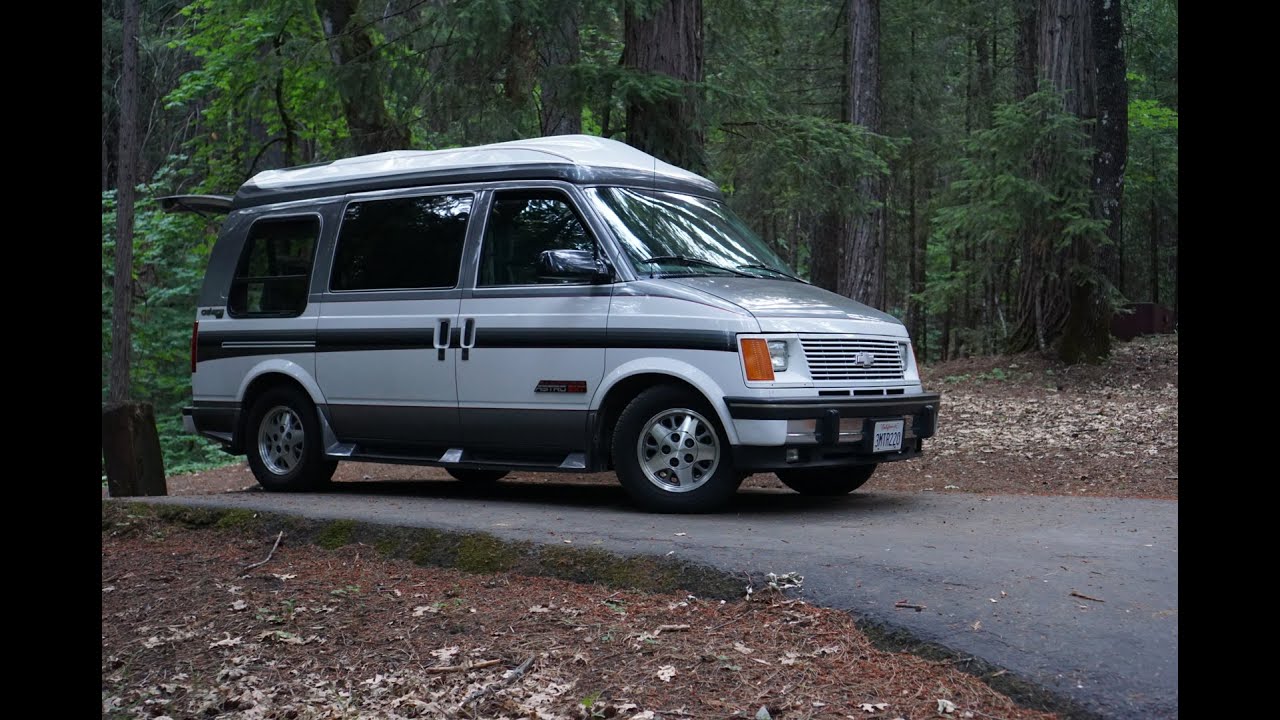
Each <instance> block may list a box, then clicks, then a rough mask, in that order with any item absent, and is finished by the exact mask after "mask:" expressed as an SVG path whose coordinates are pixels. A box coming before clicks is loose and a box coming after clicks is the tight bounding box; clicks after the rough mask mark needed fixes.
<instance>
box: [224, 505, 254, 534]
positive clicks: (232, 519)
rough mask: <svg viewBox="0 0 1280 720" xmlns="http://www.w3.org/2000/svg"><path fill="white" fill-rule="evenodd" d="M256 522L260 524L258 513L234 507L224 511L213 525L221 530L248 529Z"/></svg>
mask: <svg viewBox="0 0 1280 720" xmlns="http://www.w3.org/2000/svg"><path fill="white" fill-rule="evenodd" d="M258 524H260V523H259V522H258V513H256V512H254V511H252V510H241V509H236V510H226V511H224V512H223V513H222V517H220V518H218V522H217V523H215V525H214V527H217V528H219V529H221V530H248V529H250V528H252V527H255V526H256V525H258Z"/></svg>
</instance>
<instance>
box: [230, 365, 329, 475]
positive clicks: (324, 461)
mask: <svg viewBox="0 0 1280 720" xmlns="http://www.w3.org/2000/svg"><path fill="white" fill-rule="evenodd" d="M247 430H248V433H249V437H248V441H249V442H248V443H247V444H248V445H249V448H248V453H247V454H248V459H249V468H250V469H251V470H253V475H254V477H256V478H257V479H258V484H260V485H262V488H263V489H264V490H270V491H280V490H286V491H287V490H317V489H319V488H321V487H323V486H324V485H326V484H327V483H328V482H329V480H330V478H332V477H333V473H334V472H335V471H336V470H337V468H338V463H337V461H335V460H330V459H328V458H326V457H325V456H324V450H323V448H322V447H321V442H320V421H319V420H318V419H317V417H316V406H315V405H314V404H313V403H312V402H311V398H309V397H307V395H306V394H305V393H303V392H302V391H301V390H299V389H297V388H294V387H289V386H281V387H277V388H273V389H271V390H268V391H266V392H265V393H263V394H262V396H261V397H259V398H258V400H257V401H256V402H255V403H254V404H253V407H252V409H251V410H250V411H249V423H248V426H247Z"/></svg>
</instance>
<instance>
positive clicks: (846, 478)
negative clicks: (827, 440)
mask: <svg viewBox="0 0 1280 720" xmlns="http://www.w3.org/2000/svg"><path fill="white" fill-rule="evenodd" d="M875 471H876V466H875V464H874V463H873V464H870V465H854V466H852V467H849V466H846V467H833V468H810V469H806V470H779V471H778V472H777V475H778V479H779V480H781V481H782V484H783V485H786V486H787V487H789V488H791V489H792V490H795V491H796V492H798V493H800V494H801V495H815V496H827V497H829V496H833V495H847V494H849V493H851V492H853V491H854V490H857V489H858V488H860V487H862V486H863V485H865V484H866V483H867V481H868V480H870V479H871V474H872V473H874V472H875Z"/></svg>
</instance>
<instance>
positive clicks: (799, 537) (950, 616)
mask: <svg viewBox="0 0 1280 720" xmlns="http://www.w3.org/2000/svg"><path fill="white" fill-rule="evenodd" d="M156 500H158V501H161V502H181V503H188V504H193V505H216V506H226V507H244V508H251V509H257V510H264V511H274V512H285V513H298V514H303V515H307V516H310V517H315V518H327V519H356V520H361V521H366V522H374V523H385V524H394V525H404V526H415V527H434V528H441V529H447V530H461V531H476V530H480V531H487V532H490V533H493V534H495V535H498V536H501V537H505V538H509V539H518V540H530V541H534V542H542V543H553V544H555V543H562V542H563V540H565V539H568V540H571V541H572V542H573V543H574V544H575V545H576V546H578V547H583V546H587V547H591V546H595V547H602V548H605V549H609V550H612V551H615V552H618V553H623V554H643V553H651V554H658V555H665V554H667V552H668V551H672V550H674V551H675V552H676V553H677V555H678V556H681V557H684V558H685V559H689V560H696V561H701V562H704V563H707V564H710V565H714V566H716V567H719V568H723V569H726V570H731V571H735V572H739V571H741V572H744V573H746V572H759V573H766V572H776V573H786V572H792V571H794V572H798V573H800V574H801V575H803V576H804V577H805V581H804V589H803V597H805V598H806V599H808V600H810V601H811V602H815V603H818V604H821V605H824V606H828V607H835V608H841V609H845V610H850V611H852V612H854V613H856V614H858V615H861V616H864V617H867V618H869V619H871V620H874V621H876V622H878V623H881V624H884V625H888V626H890V627H894V628H902V629H906V630H908V631H910V632H911V633H912V634H913V635H914V636H916V637H917V638H919V639H921V640H924V641H929V642H935V643H938V644H941V645H944V646H946V647H948V648H951V649H952V650H955V651H957V652H959V653H962V654H965V655H973V656H975V657H978V658H982V659H983V660H986V661H988V662H990V663H993V664H995V665H998V666H1000V667H1003V668H1007V669H1008V670H1009V671H1010V672H1012V673H1014V674H1016V675H1017V676H1020V677H1022V678H1024V679H1026V680H1030V681H1031V682H1033V683H1035V684H1037V685H1039V686H1041V687H1043V688H1046V689H1048V690H1050V691H1053V692H1055V693H1057V694H1059V695H1064V696H1066V697H1068V698H1070V699H1071V700H1073V701H1075V702H1076V703H1078V705H1079V706H1081V707H1083V708H1084V709H1086V710H1088V711H1091V712H1093V713H1096V714H1098V715H1099V716H1101V717H1106V718H1163V717H1177V714H1178V709H1177V708H1178V569H1177V565H1178V519H1177V513H1178V506H1177V503H1175V502H1169V501H1148V500H1120V499H1102V498H1069V497H1014V496H991V497H985V496H979V495H970V494H961V493H955V494H938V493H922V494H900V493H880V492H874V491H871V492H866V491H863V492H859V493H856V494H854V495H851V496H848V497H845V498H839V499H838V500H835V501H832V500H830V499H823V500H821V501H819V500H817V499H811V498H803V497H800V496H798V495H795V494H793V493H789V492H782V491H768V490H752V491H744V492H743V493H741V494H740V496H739V499H738V501H737V502H736V503H735V504H734V505H733V506H732V507H731V508H730V509H729V511H727V512H724V513H722V514H719V515H711V516H670V515H650V514H644V513H641V512H638V511H636V510H633V509H632V508H630V507H629V506H627V504H626V501H625V498H624V496H623V495H622V492H621V489H619V488H615V487H605V486H598V485H589V486H583V485H576V484H570V483H565V484H523V483H518V482H517V483H502V484H500V486H499V487H498V488H497V489H494V490H475V489H471V488H466V487H463V486H462V485H461V484H459V483H452V482H446V481H441V482H431V481H427V482H404V483H394V482H389V483H357V484H339V485H337V486H336V490H335V491H334V492H332V493H330V494H325V495H275V494H266V493H262V492H244V493H229V494H225V495H217V496H197V497H181V498H157V499H156ZM552 533H554V534H552ZM676 533H687V535H681V536H677V535H676ZM1073 591H1074V592H1078V593H1080V594H1083V595H1087V596H1089V597H1091V598H1096V599H1097V600H1096V601H1095V600H1089V599H1084V598H1080V597H1074V596H1072V594H1071V593H1072V592H1073ZM898 600H907V601H909V602H910V603H913V604H919V605H924V606H926V607H927V609H926V610H924V611H922V612H915V611H912V610H903V609H895V608H894V603H895V601H898ZM979 623H980V624H979Z"/></svg>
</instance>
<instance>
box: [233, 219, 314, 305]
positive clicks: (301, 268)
mask: <svg viewBox="0 0 1280 720" xmlns="http://www.w3.org/2000/svg"><path fill="white" fill-rule="evenodd" d="M319 236H320V220H319V219H318V218H315V217H301V218H282V219H278V220H275V219H267V220H259V221H258V222H256V223H254V224H253V226H252V227H251V228H249V238H248V239H247V240H246V241H245V245H244V252H243V253H242V254H241V255H240V264H239V265H238V266H237V267H236V276H235V279H234V280H232V282H231V296H230V302H229V303H228V309H229V310H230V311H231V314H232V315H233V316H236V317H244V316H246V315H262V316H268V317H292V316H296V315H301V314H302V311H303V310H304V309H305V308H306V307H307V287H308V284H309V280H310V278H311V263H312V261H313V260H314V258H315V254H316V238H318V237H319Z"/></svg>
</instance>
